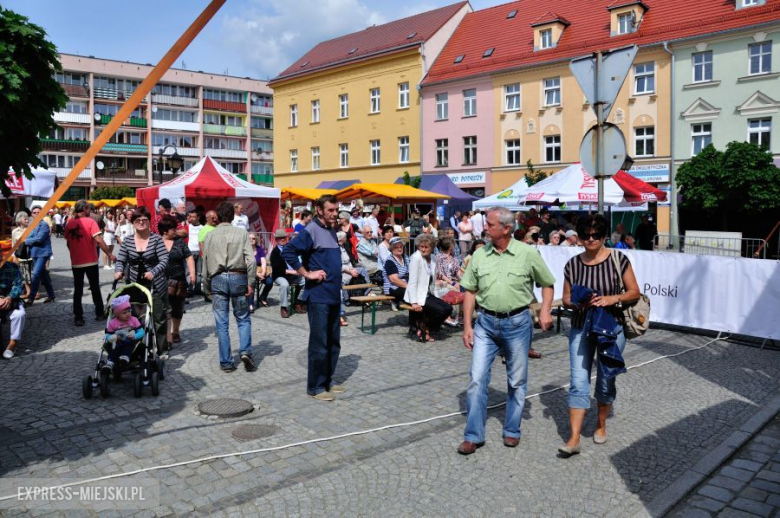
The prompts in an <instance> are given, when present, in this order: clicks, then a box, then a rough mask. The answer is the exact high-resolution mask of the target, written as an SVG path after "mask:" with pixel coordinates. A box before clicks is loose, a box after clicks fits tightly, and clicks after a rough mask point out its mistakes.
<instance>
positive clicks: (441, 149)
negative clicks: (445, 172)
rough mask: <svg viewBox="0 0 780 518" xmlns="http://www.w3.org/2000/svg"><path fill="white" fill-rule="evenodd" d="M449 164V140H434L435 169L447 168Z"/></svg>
mask: <svg viewBox="0 0 780 518" xmlns="http://www.w3.org/2000/svg"><path fill="white" fill-rule="evenodd" d="M449 164H450V139H446V138H437V139H436V167H449Z"/></svg>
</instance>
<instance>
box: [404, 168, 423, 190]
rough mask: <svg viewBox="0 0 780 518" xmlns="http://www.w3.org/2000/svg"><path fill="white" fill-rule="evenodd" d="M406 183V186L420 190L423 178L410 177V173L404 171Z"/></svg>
mask: <svg viewBox="0 0 780 518" xmlns="http://www.w3.org/2000/svg"><path fill="white" fill-rule="evenodd" d="M404 183H405V184H406V185H411V186H412V187H414V188H415V189H419V188H420V184H421V183H422V176H414V177H412V176H409V171H404Z"/></svg>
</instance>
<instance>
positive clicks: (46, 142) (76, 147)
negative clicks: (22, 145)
mask: <svg viewBox="0 0 780 518" xmlns="http://www.w3.org/2000/svg"><path fill="white" fill-rule="evenodd" d="M89 145H90V142H89V141H88V140H65V139H55V138H42V139H41V147H42V148H43V149H44V150H46V151H82V152H83V151H86V150H87V149H89Z"/></svg>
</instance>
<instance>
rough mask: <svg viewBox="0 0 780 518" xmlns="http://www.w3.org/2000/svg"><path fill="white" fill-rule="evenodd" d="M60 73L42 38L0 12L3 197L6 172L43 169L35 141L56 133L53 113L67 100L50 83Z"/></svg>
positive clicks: (33, 27) (22, 19) (31, 26)
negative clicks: (42, 136)
mask: <svg viewBox="0 0 780 518" xmlns="http://www.w3.org/2000/svg"><path fill="white" fill-rule="evenodd" d="M60 70H62V68H61V66H60V63H59V56H58V54H57V49H56V47H55V46H54V44H53V43H51V42H50V41H47V40H46V32H45V31H44V30H43V29H42V28H41V27H39V26H37V25H35V24H32V23H30V21H29V20H28V19H27V18H25V17H24V16H21V15H18V14H16V13H15V12H13V11H10V10H8V9H4V8H2V7H0V187H2V189H3V192H4V193H5V194H6V196H7V195H8V194H9V192H8V191H7V187H6V185H5V180H6V178H7V177H8V170H9V168H11V167H12V168H13V169H14V171H16V172H17V173H20V172H21V173H24V174H25V176H27V177H28V178H30V177H31V176H32V172H31V169H32V168H35V167H44V168H45V167H46V165H45V164H44V163H43V162H42V161H41V160H40V159H39V158H38V154H40V152H41V143H40V140H39V138H38V136H39V135H46V134H48V133H49V132H50V131H51V130H53V129H55V128H56V127H57V125H56V124H55V122H54V118H53V113H54V112H55V111H58V110H60V109H61V108H62V107H64V106H65V102H66V101H67V100H68V97H67V95H65V91H64V90H63V89H62V87H61V86H60V85H59V83H57V81H56V80H55V79H54V77H53V74H54V72H55V71H60Z"/></svg>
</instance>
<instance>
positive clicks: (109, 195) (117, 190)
mask: <svg viewBox="0 0 780 518" xmlns="http://www.w3.org/2000/svg"><path fill="white" fill-rule="evenodd" d="M133 197H135V191H134V190H133V189H131V188H130V187H124V186H120V187H98V188H97V189H95V190H94V191H92V194H90V195H89V199H90V200H121V199H122V198H133Z"/></svg>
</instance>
